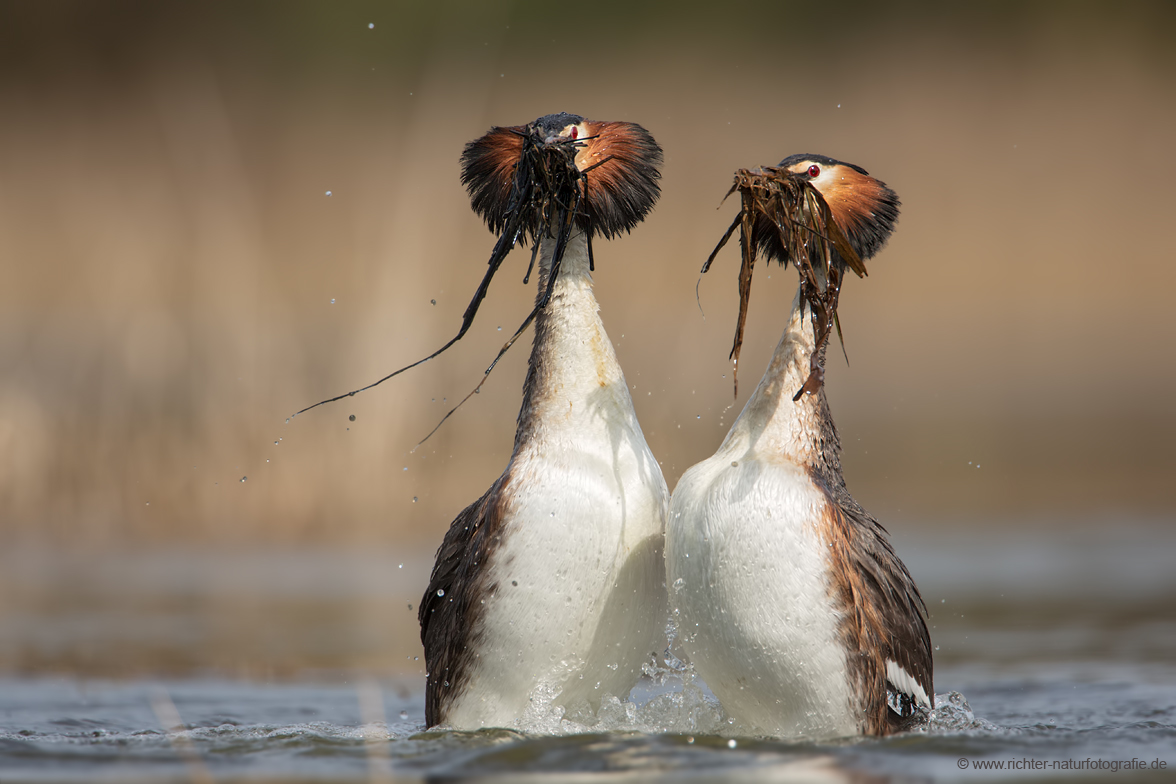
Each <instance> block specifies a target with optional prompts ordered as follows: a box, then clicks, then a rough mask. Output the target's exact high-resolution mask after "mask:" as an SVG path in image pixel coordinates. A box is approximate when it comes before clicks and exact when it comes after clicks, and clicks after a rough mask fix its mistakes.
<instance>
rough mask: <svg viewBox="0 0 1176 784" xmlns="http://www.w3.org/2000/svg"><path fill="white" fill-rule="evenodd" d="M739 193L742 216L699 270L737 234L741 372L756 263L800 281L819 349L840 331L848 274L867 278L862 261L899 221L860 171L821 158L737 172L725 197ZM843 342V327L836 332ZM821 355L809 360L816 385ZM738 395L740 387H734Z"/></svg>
mask: <svg viewBox="0 0 1176 784" xmlns="http://www.w3.org/2000/svg"><path fill="white" fill-rule="evenodd" d="M736 192H738V193H739V199H740V202H741V205H740V210H739V214H738V215H736V216H735V220H734V222H732V224H731V226H730V228H728V229H727V233H726V234H724V235H723V237H722V239H720V240H719V244H718V245H716V246H715V249H714V250H713V251H712V252H711V255H710V257H709V258H708V259H707V260H706V263H705V264H704V265H703V266H702V272H704V273H705V272H706V271H707V270H708V269H710V265H711V263H712V262H713V261H714V260H715V257H716V256H717V255H718V253H719V251H720V250H722V248H723V246H724V245H726V243H727V240H729V239H730V238H731V235H732V234H733V233H734V232H735V229H737V228H738V229H739V230H740V246H741V248H742V256H743V259H742V265H741V266H740V270H739V317H738V320H737V321H736V324H735V342H734V344H733V345H732V347H731V359H732V360H733V361H734V362H735V363H736V369H737V368H738V362H739V353H740V349H741V348H742V346H743V329H744V326H745V324H746V322H747V305H748V300H749V297H750V295H751V278H752V274H753V272H754V269H755V259H756V256H757V255H758V254H763V255H764V256H766V257H767V258H768V260H769V261H770V260H773V259H774V260H776V261H778V262H779V263H780V264H782V265H784V266H787V265H788V264H789V262H791V263H792V264H793V265H794V266H795V267H796V269H797V271H798V272H799V273H800V282H801V285H800V291H801V297H802V298H803V300H804V301H805V302H807V303H808V305H809V306H811V308H812V312H813V320H814V323H815V329H816V337H817V344H818V345H819V346H823V345H824V343H825V341H826V340H827V339H828V336H829V334H830V331H831V330H832V328H833V327H834V326H835V325H836V324H837V300H838V295H839V293H840V290H841V280H842V275H843V273H844V271H845V268H846V267H848V268H850V269H852V270H853V271H854V272H855V273H857V275H858V276H859V277H865V275H866V265H865V259H868V258H870V257H871V256H873V255H874V254H875V253H877V252H878V251H879V250H881V248H882V246H883V245H885V244H886V240H887V239H888V238H889V237H890V234H891V233H892V232H893V231H894V223H895V221H896V220H897V219H898V206H899V201H898V196H897V195H896V194H895V193H894V191H892V190H891V189H890V188H889V187H888V186H887V185H886V183H884V182H882V181H881V180H878V179H875V178H873V177H871V176H870V175H869V174H868V173H867V172H866V170H865V169H863V168H861V167H860V166H855V165H853V164H851V163H844V162H842V161H839V160H836V159H835V158H830V157H828V156H826V155H814V154H812V153H804V154H801V155H790V156H788V157H787V158H785V159H784V160H782V161H781V162H780V165H779V166H764V167H762V168H758V169H739V170H738V171H736V172H735V182H734V184H733V185H732V186H731V189H730V190H729V191H727V195H728V196H730V195H731V194H733V193H736ZM838 334H839V335H840V327H839V326H838ZM822 351H823V349H822V350H818V351H815V352H814V353H813V363H814V364H813V367H814V374H813V375H812V376H810V380H813V379H815V381H814V384H813V386H810V385H809V384H808V383H807V382H806V384H805V387H806V388H807V389H808V391H810V392H812V391H815V389H816V388H819V386H820V383H819V382H820V379H819V374H817V373H816V370H817V369H818V368H817V365H818V364H819V361H820V359H819V358H820V356H821V354H822ZM735 389H736V392H738V389H739V387H738V384H737V383H736V386H735Z"/></svg>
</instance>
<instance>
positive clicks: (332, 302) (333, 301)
mask: <svg viewBox="0 0 1176 784" xmlns="http://www.w3.org/2000/svg"><path fill="white" fill-rule="evenodd" d="M331 304H332V305H334V304H335V298H334V297H331Z"/></svg>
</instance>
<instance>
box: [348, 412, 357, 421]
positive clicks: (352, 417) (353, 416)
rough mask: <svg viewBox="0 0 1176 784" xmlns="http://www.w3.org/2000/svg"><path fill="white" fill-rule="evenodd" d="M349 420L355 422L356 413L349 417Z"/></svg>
mask: <svg viewBox="0 0 1176 784" xmlns="http://www.w3.org/2000/svg"><path fill="white" fill-rule="evenodd" d="M347 421H348V422H354V421H355V414H352V415H351V416H349V417H347Z"/></svg>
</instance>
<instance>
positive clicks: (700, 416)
mask: <svg viewBox="0 0 1176 784" xmlns="http://www.w3.org/2000/svg"><path fill="white" fill-rule="evenodd" d="M694 418H695V419H702V414H699V415H698V416H696V417H694Z"/></svg>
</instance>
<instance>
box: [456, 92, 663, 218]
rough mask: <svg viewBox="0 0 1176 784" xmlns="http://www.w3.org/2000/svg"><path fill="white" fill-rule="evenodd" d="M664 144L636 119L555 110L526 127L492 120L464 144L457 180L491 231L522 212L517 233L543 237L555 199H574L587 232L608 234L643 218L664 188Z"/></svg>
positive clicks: (572, 201)
mask: <svg viewBox="0 0 1176 784" xmlns="http://www.w3.org/2000/svg"><path fill="white" fill-rule="evenodd" d="M661 162H662V150H661V147H659V146H658V144H657V142H655V141H654V140H653V137H652V136H650V134H649V131H647V130H645V129H644V128H642V127H641V126H640V125H637V124H636V123H628V122H601V121H595V120H586V119H584V118H583V117H581V116H580V115H577V114H568V113H567V112H560V113H559V114H548V115H546V116H544V117H540V118H539V119H537V120H535V121H534V122H532V123H529V124H527V125H515V126H508V127H498V126H495V127H493V128H491V129H490V131H489V132H488V133H486V135H484V136H482V137H481V138H479V139H475V140H474V141H472V142H470V143H469V144H467V145H466V148H465V151H464V152H463V153H462V156H461V181H462V183H463V184H464V185H465V186H466V188H467V189H468V190H469V194H470V203H471V205H472V206H473V208H474V211H475V212H477V213H478V214H479V215H481V216H482V218H483V219H484V220H485V221H486V225H487V226H489V227H490V230H491V231H493V232H494V233H495V234H500V233H502V232H503V231H504V230H505V229H507V228H508V224H509V223H511V221H510V218H511V217H512V215H517V216H518V217H520V218H521V220H520V221H519V222H518V223H519V226H518V227H517V230H518V231H519V232H520V234H519V237H518V239H519V240H522V241H525V240H526V239H527V237H528V236H529V237H530V239H531V240H534V239H535V238H537V237H539V236H541V235H542V234H543V233H544V231H545V230H546V229H547V227H549V226H551V225H552V219H553V218H554V217H556V216H555V208H556V206H557V205H558V204H560V203H563V204H571V203H578V208H577V209H576V214H575V222H576V225H577V227H578V228H579V229H580V230H581V231H583V232H584V233H585V234H587V235H588V236H589V237H591V236H594V235H603V236H604V237H606V238H612V237H614V236H616V235H618V234H621V233H622V232H628V231H631V230H632V229H633V227H634V226H636V225H637V224H638V223H640V222H641V221H642V220H643V219H644V218H645V216H646V215H647V214H648V213H649V211H650V210H651V209H652V208H653V205H654V202H656V201H657V198H658V196H659V195H660V194H661V189H660V188H659V187H658V180H659V179H660V178H661V172H660V171H659V170H658V167H659V166H660V165H661Z"/></svg>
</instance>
